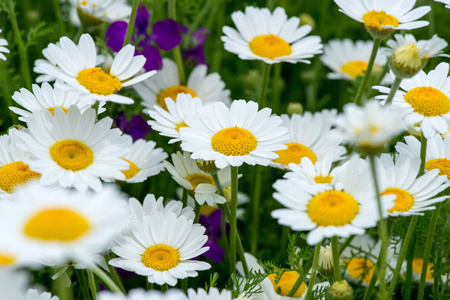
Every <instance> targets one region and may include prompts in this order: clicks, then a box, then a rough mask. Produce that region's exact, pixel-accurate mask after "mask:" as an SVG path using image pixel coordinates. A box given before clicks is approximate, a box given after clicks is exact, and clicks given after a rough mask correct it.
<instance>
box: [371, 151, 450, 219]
mask: <svg viewBox="0 0 450 300" xmlns="http://www.w3.org/2000/svg"><path fill="white" fill-rule="evenodd" d="M375 163H376V166H377V176H378V183H379V188H380V191H382V192H381V195H390V194H392V195H396V196H397V198H396V200H395V206H394V207H392V208H391V209H390V210H389V215H390V216H393V217H398V216H411V215H419V216H423V212H424V211H427V210H433V209H435V206H434V205H433V204H435V203H438V202H442V201H445V200H446V199H447V198H448V196H442V197H435V196H436V195H437V194H438V193H440V192H442V191H443V190H445V189H446V188H447V186H448V185H447V184H445V183H446V182H447V177H446V176H439V175H438V174H439V170H431V171H430V172H428V173H426V174H425V175H423V176H420V177H418V178H417V175H418V173H419V169H420V159H418V158H411V157H410V156H408V155H400V156H399V157H398V158H397V160H396V162H395V163H394V160H393V158H392V157H391V156H390V155H389V154H386V153H384V154H382V155H381V157H380V158H378V157H377V158H376V159H375Z"/></svg>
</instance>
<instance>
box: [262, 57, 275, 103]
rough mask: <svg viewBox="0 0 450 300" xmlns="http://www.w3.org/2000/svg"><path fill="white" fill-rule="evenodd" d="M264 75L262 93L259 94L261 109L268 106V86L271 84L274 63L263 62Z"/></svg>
mask: <svg viewBox="0 0 450 300" xmlns="http://www.w3.org/2000/svg"><path fill="white" fill-rule="evenodd" d="M263 64H264V65H263V76H262V84H261V93H260V96H259V109H262V108H263V107H266V98H267V87H268V85H269V78H270V70H271V67H272V65H271V64H266V63H264V62H263Z"/></svg>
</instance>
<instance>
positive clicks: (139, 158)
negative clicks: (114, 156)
mask: <svg viewBox="0 0 450 300" xmlns="http://www.w3.org/2000/svg"><path fill="white" fill-rule="evenodd" d="M155 146H156V143H155V142H153V141H145V140H143V139H139V140H137V141H135V142H134V143H133V144H132V145H131V149H130V151H129V152H128V153H127V154H126V155H125V156H124V157H122V159H123V160H125V161H126V162H128V163H129V168H128V169H127V170H125V171H122V173H123V174H124V175H125V178H126V179H125V181H126V182H130V183H136V182H143V181H145V180H147V178H149V177H150V176H155V175H157V174H159V173H160V172H161V171H163V170H164V164H163V160H165V159H166V158H167V156H168V155H167V153H166V152H164V150H163V149H162V148H155Z"/></svg>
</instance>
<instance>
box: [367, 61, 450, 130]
mask: <svg viewBox="0 0 450 300" xmlns="http://www.w3.org/2000/svg"><path fill="white" fill-rule="evenodd" d="M448 72H449V64H448V63H440V64H439V65H438V66H437V67H436V68H435V69H434V70H432V71H430V72H429V73H428V74H426V73H425V72H423V71H420V72H419V73H418V74H417V75H415V76H414V77H412V78H410V79H404V80H402V82H401V83H400V89H399V90H398V91H397V92H396V93H395V96H394V98H393V100H392V108H393V109H395V110H396V111H398V113H400V114H402V115H404V120H405V122H406V123H407V124H408V125H409V126H411V127H412V126H414V125H415V124H417V123H420V128H421V129H422V132H423V135H424V136H425V138H427V139H429V138H432V137H433V136H434V135H436V134H437V133H441V134H444V133H447V132H448V131H449V125H448V122H449V121H450V98H449V97H450V77H449V76H448ZM374 88H375V89H377V90H378V91H379V92H381V93H383V94H384V95H380V96H377V97H376V98H377V99H381V100H386V99H387V97H388V94H389V93H390V91H391V89H390V88H387V87H382V86H376V87H374Z"/></svg>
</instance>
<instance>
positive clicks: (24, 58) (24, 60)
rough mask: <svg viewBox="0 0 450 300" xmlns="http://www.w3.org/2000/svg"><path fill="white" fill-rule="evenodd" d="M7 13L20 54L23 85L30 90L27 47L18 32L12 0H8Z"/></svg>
mask: <svg viewBox="0 0 450 300" xmlns="http://www.w3.org/2000/svg"><path fill="white" fill-rule="evenodd" d="M8 15H9V20H10V21H11V26H12V28H13V31H14V37H15V39H16V43H17V47H18V48H19V56H20V70H21V72H22V77H23V80H24V81H25V87H26V88H27V89H28V90H31V75H30V68H29V67H30V65H29V63H28V54H27V49H26V47H25V45H24V44H23V41H22V35H21V33H20V29H19V24H18V23H17V18H16V11H15V3H14V1H13V0H8Z"/></svg>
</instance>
